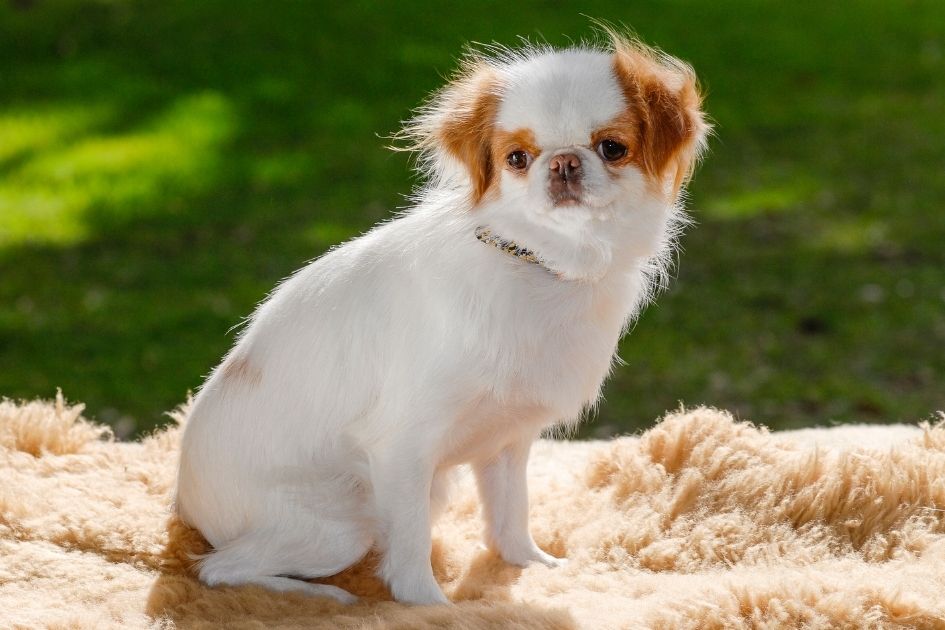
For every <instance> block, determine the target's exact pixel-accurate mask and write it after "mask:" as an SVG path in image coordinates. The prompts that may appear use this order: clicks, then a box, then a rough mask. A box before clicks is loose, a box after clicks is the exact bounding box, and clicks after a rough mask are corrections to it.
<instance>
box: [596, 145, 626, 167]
mask: <svg viewBox="0 0 945 630" xmlns="http://www.w3.org/2000/svg"><path fill="white" fill-rule="evenodd" d="M597 154H598V155H599V156H601V157H602V158H604V159H605V160H606V161H608V162H613V161H615V160H619V159H620V158H622V157H623V156H625V155H626V154H627V147H626V145H623V144H620V143H619V142H617V141H616V140H609V139H608V140H601V143H600V144H598V145H597Z"/></svg>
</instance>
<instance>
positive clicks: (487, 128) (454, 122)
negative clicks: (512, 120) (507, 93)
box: [400, 60, 499, 204]
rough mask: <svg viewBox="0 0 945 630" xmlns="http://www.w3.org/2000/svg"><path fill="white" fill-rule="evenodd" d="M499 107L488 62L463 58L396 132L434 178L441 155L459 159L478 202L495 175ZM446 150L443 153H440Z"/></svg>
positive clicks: (497, 95) (496, 83) (475, 200)
mask: <svg viewBox="0 0 945 630" xmlns="http://www.w3.org/2000/svg"><path fill="white" fill-rule="evenodd" d="M498 109H499V89H498V79H497V76H496V72H495V70H494V69H493V68H491V67H490V66H489V65H488V64H486V63H484V62H481V61H479V62H477V61H475V60H470V61H467V62H466V64H465V65H464V67H463V68H462V69H461V71H460V72H459V74H458V75H457V76H456V77H455V78H454V79H453V80H452V81H450V82H449V83H448V84H446V86H444V87H443V88H442V89H441V90H439V91H438V92H436V93H435V94H434V95H433V96H432V97H431V98H430V100H429V101H428V102H427V103H426V104H425V105H424V106H423V107H421V109H420V110H419V111H418V114H417V116H416V117H415V118H414V119H413V120H411V121H409V122H408V123H407V124H406V126H405V127H404V130H403V132H401V134H400V136H401V137H402V138H406V139H407V140H408V141H410V142H411V146H410V147H408V148H409V149H412V150H416V151H419V152H420V159H421V166H422V167H425V168H426V169H427V170H428V171H430V172H431V174H432V175H433V176H434V177H437V176H439V175H440V174H441V173H440V172H439V169H440V160H442V159H443V158H444V157H446V158H448V159H453V160H456V161H458V162H459V163H461V164H462V165H463V166H464V167H465V170H466V171H467V173H468V175H469V179H470V184H471V186H472V193H471V197H472V199H471V201H472V203H473V204H477V203H479V201H480V200H482V198H483V196H485V194H486V192H488V190H489V188H490V186H492V184H493V182H494V181H495V179H496V165H495V163H494V160H493V159H492V136H493V132H494V129H495V122H496V115H497V112H498ZM444 154H445V155H444Z"/></svg>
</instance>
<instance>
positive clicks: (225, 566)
mask: <svg viewBox="0 0 945 630" xmlns="http://www.w3.org/2000/svg"><path fill="white" fill-rule="evenodd" d="M324 525H327V524H324ZM332 525H334V527H333V526H332ZM332 525H328V526H326V527H321V528H320V529H321V530H322V531H320V532H318V534H320V535H313V536H311V537H310V538H308V539H305V537H304V536H300V535H299V533H298V532H294V533H290V534H288V535H287V534H286V532H284V531H272V530H257V531H255V532H253V533H251V534H248V535H246V536H243V537H242V538H238V539H237V540H235V541H233V542H231V543H229V544H227V545H225V546H223V547H221V548H220V549H217V550H215V551H213V552H212V553H211V554H210V555H209V556H207V557H206V558H204V559H203V560H202V561H201V563H200V567H199V569H198V573H199V575H200V580H201V581H202V582H203V583H204V584H207V585H208V586H218V585H228V586H240V585H243V584H254V585H257V586H262V587H264V588H267V589H270V590H272V591H278V592H287V591H294V592H299V593H304V594H306V595H312V596H317V597H331V598H332V599H335V600H338V601H339V602H342V603H345V604H350V603H353V602H355V601H357V597H355V596H354V595H352V594H350V593H348V592H347V591H345V590H343V589H340V588H338V587H336V586H330V585H328V584H312V583H310V582H305V581H303V580H301V579H296V578H293V577H287V576H300V577H304V578H314V577H326V576H329V575H334V574H336V573H338V572H340V571H342V570H343V569H345V568H347V567H349V566H350V565H352V564H354V563H355V562H357V561H358V560H360V559H361V557H363V556H364V554H365V553H367V551H368V549H370V546H371V544H372V543H371V540H370V538H369V537H367V536H365V535H364V534H363V532H360V531H359V530H358V528H357V527H356V526H355V525H354V524H341V523H338V524H334V523H333V524H332ZM344 525H350V527H344ZM326 529H331V530H332V531H331V532H328V531H324V530H326ZM329 536H331V537H329Z"/></svg>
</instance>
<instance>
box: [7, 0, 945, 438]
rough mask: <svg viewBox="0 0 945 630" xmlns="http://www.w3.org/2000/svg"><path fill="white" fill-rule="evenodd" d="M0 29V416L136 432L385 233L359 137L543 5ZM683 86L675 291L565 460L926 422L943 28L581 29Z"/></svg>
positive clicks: (378, 175) (685, 8) (148, 11)
mask: <svg viewBox="0 0 945 630" xmlns="http://www.w3.org/2000/svg"><path fill="white" fill-rule="evenodd" d="M24 4H29V3H25V2H18V3H4V4H3V5H0V60H2V61H0V395H3V396H7V397H12V398H32V397H35V396H43V397H50V396H52V395H53V394H54V393H55V388H56V387H62V388H63V391H64V393H65V394H66V396H67V397H70V398H73V399H78V400H83V401H86V402H87V403H88V413H89V414H90V415H91V416H93V417H96V418H97V419H99V420H102V421H106V422H109V423H111V424H113V425H115V426H116V427H117V428H118V429H119V432H120V434H122V435H129V434H132V433H134V432H141V431H147V430H149V429H150V428H152V427H153V426H155V425H156V424H160V423H162V422H164V421H165V418H164V417H163V416H162V413H163V412H164V411H165V410H167V409H169V408H171V407H173V406H174V405H176V404H178V403H179V402H181V401H182V400H183V399H184V397H185V395H186V393H187V391H188V389H193V388H196V387H197V386H198V385H199V384H200V382H201V376H202V375H203V374H206V373H207V372H208V370H209V369H210V368H211V367H212V366H213V365H214V364H215V363H216V362H217V361H218V360H219V358H220V357H221V356H222V354H223V353H224V352H225V351H226V349H227V348H228V347H229V346H230V344H231V343H232V341H233V336H232V334H230V335H227V330H228V329H229V328H230V327H231V326H233V325H234V324H236V323H237V322H239V321H240V319H241V318H242V317H243V316H244V315H246V314H248V313H249V312H250V311H251V310H252V308H253V306H254V304H255V303H256V302H257V301H259V300H260V299H261V298H262V297H263V296H264V295H265V294H266V292H267V291H268V290H269V289H270V288H271V287H272V286H273V284H274V283H275V282H276V281H277V280H279V279H280V278H282V277H283V276H285V275H286V274H288V273H290V272H291V271H292V270H294V269H296V268H297V267H299V266H300V265H302V264H303V263H304V262H305V261H306V260H309V259H311V258H314V257H316V256H318V255H319V254H321V253H322V252H324V251H325V250H326V249H327V248H328V247H330V246H331V245H333V244H335V243H338V242H340V241H343V240H345V239H347V238H349V237H352V236H354V235H357V234H359V233H361V232H362V231H363V230H365V229H367V228H368V227H370V226H371V225H372V224H373V223H375V222H377V221H379V220H381V219H384V218H385V217H387V216H389V214H390V212H391V210H392V209H394V208H396V207H398V206H401V205H403V204H404V203H405V202H404V195H405V194H406V193H408V192H409V190H410V188H411V186H412V184H413V180H412V178H411V176H410V174H409V173H408V161H407V158H406V156H404V155H402V154H395V153H391V152H389V151H387V150H385V149H384V148H383V147H384V145H385V141H384V140H383V139H381V138H379V135H381V136H383V135H387V134H389V133H391V132H392V131H394V130H396V129H397V127H398V121H399V120H402V119H403V118H405V117H406V116H408V114H409V111H410V109H411V108H412V107H413V106H415V105H416V104H418V103H419V102H420V100H421V99H422V98H423V97H424V96H425V95H426V94H427V93H428V92H429V91H430V90H432V89H433V88H435V87H437V86H438V85H440V84H441V82H442V77H443V76H444V75H446V74H448V73H449V72H450V70H451V68H452V67H453V65H454V60H455V58H456V56H457V55H458V54H459V52H460V50H461V46H462V45H463V43H464V42H467V41H481V42H491V41H493V40H495V41H498V42H501V43H507V44H511V43H514V42H515V41H516V36H518V35H526V36H529V37H532V38H536V37H544V38H546V39H547V40H548V41H550V42H552V43H556V44H564V43H567V41H568V37H571V38H575V39H577V38H580V37H582V36H585V35H587V34H589V32H590V27H589V21H588V19H587V18H586V17H583V16H582V15H579V14H578V12H577V11H578V10H577V9H570V8H561V7H564V6H566V5H559V4H556V3H545V2H540V3H539V2H515V3H507V2H503V3H493V2H482V3H454V4H447V3H442V4H441V3H419V2H400V3H389V4H381V3H373V2H350V3H322V2H276V3H261V2H233V1H229V2H222V1H219V2H218V1H215V0H213V1H211V0H201V1H200V2H176V1H168V2H153V3H145V2H131V1H127V0H114V1H111V2H103V1H95V2H91V1H86V2H79V1H67V0H57V1H55V2H54V1H46V2H44V1H41V0H39V1H37V2H35V3H33V4H32V5H31V6H28V7H27V8H22V9H16V8H13V5H24ZM580 11H582V12H583V13H584V14H587V15H591V16H595V17H599V18H604V19H608V20H612V21H623V22H626V23H628V24H631V25H632V26H633V27H634V28H635V29H636V30H637V32H638V33H639V34H640V35H641V36H642V37H643V38H644V39H645V40H646V41H648V42H650V43H654V44H657V45H660V46H662V47H663V48H665V49H666V50H667V51H670V52H672V53H673V54H676V55H678V56H681V57H683V58H685V59H687V60H689V61H690V62H691V63H692V64H693V65H694V66H695V68H696V70H697V72H698V73H699V75H700V77H701V78H702V81H703V83H704V85H705V86H706V88H707V90H708V99H707V102H706V108H707V110H708V111H709V113H710V114H711V116H712V117H713V119H714V121H715V123H716V125H717V137H716V138H715V139H714V140H713V142H712V144H711V148H712V150H711V153H710V155H709V156H708V158H707V160H706V161H705V163H704V165H703V166H702V168H701V169H700V170H699V172H698V173H697V175H696V178H695V180H694V182H693V185H692V187H691V204H690V206H691V208H692V211H693V215H694V217H695V218H696V220H697V222H698V225H697V226H696V227H695V228H694V229H692V230H690V232H689V234H687V235H686V237H685V238H684V240H683V246H684V249H685V251H684V252H683V254H682V255H681V257H680V264H679V266H678V269H677V279H676V280H675V281H674V282H673V284H672V288H671V289H670V290H669V291H668V292H667V293H666V294H664V295H663V296H662V297H661V299H660V300H659V302H658V304H657V305H656V306H654V307H651V308H650V309H649V310H648V311H647V312H646V313H645V314H644V316H643V317H642V318H641V319H640V321H639V322H638V323H637V325H636V327H635V329H634V331H633V333H632V334H631V335H630V336H629V337H628V338H626V339H625V340H624V342H623V343H622V346H621V352H620V354H621V356H622V357H623V359H624V360H625V361H626V362H627V363H628V364H629V365H626V366H624V367H621V368H619V369H618V370H617V372H616V374H615V376H614V378H613V379H612V380H611V381H610V382H609V384H608V385H607V387H606V390H605V396H606V401H605V402H604V403H603V404H602V405H601V408H600V412H599V414H598V417H597V419H596V421H595V422H594V423H592V424H589V425H587V426H586V428H585V429H584V434H585V435H594V434H598V435H602V434H610V433H615V432H624V431H632V430H635V429H638V428H640V427H645V426H647V425H649V424H650V423H652V422H653V421H654V419H655V418H656V417H658V416H659V415H660V414H661V413H662V412H663V411H664V410H666V409H671V408H675V407H676V406H677V405H678V404H679V401H682V402H684V403H685V404H687V405H692V404H697V403H707V404H711V405H715V406H718V407H723V408H727V409H731V410H733V411H734V412H736V413H737V414H738V415H739V416H740V417H743V418H749V419H753V420H756V421H759V422H762V423H765V424H768V425H769V426H772V427H777V428H784V427H796V426H803V425H810V424H814V423H819V424H823V423H829V422H851V421H856V422H894V421H917V420H920V419H926V418H929V417H930V416H931V414H932V413H933V412H934V411H935V410H937V409H943V408H945V386H943V382H945V3H943V2H936V1H929V2H905V1H902V2H891V1H883V2H879V1H877V2H858V3H855V4H853V3H849V4H848V3H828V2H821V3H808V2H802V3H774V2H756V1H745V2H735V1H726V2H708V1H706V2H699V3H695V2H669V3H637V2H627V1H626V0H618V1H614V2H610V3H602V2H593V3H589V4H587V3H586V4H582V5H581V7H580Z"/></svg>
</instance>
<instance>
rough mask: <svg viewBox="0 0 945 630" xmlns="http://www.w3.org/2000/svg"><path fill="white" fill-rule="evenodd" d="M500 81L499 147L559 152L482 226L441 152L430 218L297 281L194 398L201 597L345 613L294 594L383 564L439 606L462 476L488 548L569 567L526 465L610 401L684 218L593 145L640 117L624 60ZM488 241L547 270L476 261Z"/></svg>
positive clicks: (372, 236) (193, 479)
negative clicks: (283, 602) (264, 596)
mask: <svg viewBox="0 0 945 630" xmlns="http://www.w3.org/2000/svg"><path fill="white" fill-rule="evenodd" d="M494 67H495V69H496V70H497V71H498V72H499V73H500V75H501V77H502V80H503V86H504V87H503V91H502V100H501V105H500V108H499V112H498V119H497V123H498V125H499V127H501V128H505V129H510V130H511V129H516V128H519V127H527V128H530V129H532V130H533V131H534V132H535V136H536V138H537V141H538V144H539V145H540V146H541V147H542V154H541V156H539V158H538V159H537V160H536V162H535V163H534V164H533V165H532V167H531V168H530V170H529V172H528V175H527V177H516V176H514V175H513V174H511V173H509V172H507V171H503V174H502V175H501V176H500V179H499V181H498V182H496V183H495V185H496V186H497V187H498V189H497V194H490V195H487V196H486V198H485V200H484V201H483V202H482V203H480V204H477V205H476V206H475V207H473V206H472V204H471V202H470V201H469V198H470V185H469V181H468V177H467V175H466V174H465V170H464V169H463V167H462V165H461V164H458V163H457V162H456V161H454V160H452V159H451V158H448V157H446V156H445V154H443V153H442V152H441V153H439V154H438V155H437V157H434V158H432V164H431V165H428V166H430V168H431V169H432V171H433V173H431V174H432V177H431V180H430V184H429V185H428V187H427V188H426V189H425V190H423V191H422V192H421V193H420V195H419V198H418V201H417V204H416V206H415V207H413V208H411V209H409V210H408V211H406V212H405V213H404V214H403V215H402V216H400V217H398V218H396V219H394V220H391V221H389V222H387V223H384V224H382V225H380V226H378V227H376V228H375V229H373V230H372V231H370V232H369V233H367V234H365V235H363V236H361V237H360V238H357V239H355V240H353V241H350V242H348V243H346V244H344V245H343V246H340V247H338V248H336V249H334V250H332V251H331V252H329V253H327V254H326V255H324V256H322V257H321V258H319V259H318V260H316V261H314V262H312V263H311V264H309V265H308V266H306V267H304V268H303V269H301V270H300V271H298V272H297V273H295V274H294V275H293V276H291V277H290V278H288V279H287V280H285V281H284V282H283V283H281V284H280V285H279V286H278V287H277V288H276V290H275V291H274V292H273V293H272V294H271V295H270V296H269V298H268V299H267V300H266V301H265V302H264V303H263V304H262V305H261V306H260V307H259V309H258V310H257V311H256V312H255V314H254V315H253V316H252V318H251V319H250V322H249V325H248V327H247V328H246V329H245V331H244V332H243V333H242V334H241V335H240V337H239V340H238V342H237V343H236V345H235V347H234V348H233V349H232V350H231V351H230V353H229V354H228V356H227V358H226V359H225V361H224V363H223V364H222V365H221V366H220V367H219V368H217V369H216V370H215V371H214V372H213V373H212V374H211V375H210V377H209V378H208V379H207V381H206V383H205V384H204V386H203V388H202V389H201V391H200V393H199V395H198V396H197V398H196V400H195V403H194V407H193V412H192V414H191V418H190V420H189V423H188V425H187V428H186V431H185V434H184V438H183V445H182V454H181V466H180V479H179V487H178V495H177V505H178V509H179V513H180V515H181V517H182V518H183V519H184V520H185V521H186V522H188V523H190V524H192V525H193V526H195V527H196V528H198V529H199V530H200V531H201V532H202V533H203V534H204V536H205V537H206V538H207V540H208V541H209V542H210V543H211V544H212V545H213V547H214V548H215V551H214V552H213V553H211V554H210V555H209V556H208V557H206V558H205V559H204V560H203V561H202V563H201V566H200V576H201V578H202V579H203V580H204V581H205V582H206V583H208V584H211V585H212V584H243V583H254V584H260V585H263V586H266V587H269V588H273V589H276V590H302V591H305V592H311V593H313V594H322V595H329V596H333V597H336V598H338V599H342V600H347V599H348V598H349V597H350V596H348V595H347V594H346V593H344V591H341V590H340V589H336V588H333V587H325V586H322V585H313V584H307V583H303V582H300V581H298V580H292V579H290V578H289V577H286V576H297V577H318V576H326V575H331V574H334V573H337V572H338V571H341V570H342V569H344V568H346V567H348V566H349V565H351V564H353V563H355V562H356V561H358V560H359V559H360V558H361V557H362V556H363V555H364V554H365V553H366V552H367V551H368V550H369V549H370V548H371V547H372V546H375V547H376V548H378V549H379V550H380V551H381V553H382V561H381V564H380V567H379V575H380V576H381V577H382V578H383V579H384V580H385V582H386V583H387V584H388V585H389V586H390V589H391V591H392V593H393V595H394V597H395V598H396V599H397V600H399V601H403V602H410V603H417V604H436V603H444V602H446V601H447V600H446V598H445V596H444V595H443V593H442V591H441V590H440V588H439V586H438V585H437V583H436V581H435V580H434V578H433V574H432V571H431V567H430V551H431V540H430V524H431V520H432V518H433V515H434V513H435V511H436V508H437V505H436V503H437V500H438V497H442V495H443V492H442V489H443V487H444V485H445V478H446V474H447V473H448V471H449V469H450V468H451V467H454V466H456V465H458V464H463V463H469V464H471V465H472V467H473V469H474V471H475V473H476V476H477V479H478V482H479V487H480V491H481V497H482V501H483V506H484V507H483V514H484V518H485V521H486V527H485V530H486V542H487V543H488V544H489V545H490V546H491V547H492V548H493V549H495V550H496V551H497V552H498V553H500V554H501V555H502V557H503V558H505V559H506V560H507V561H509V562H512V563H515V564H520V565H525V564H528V563H530V562H533V561H538V562H542V563H545V564H548V565H555V564H558V563H559V561H558V560H557V559H555V558H553V557H551V556H550V555H548V554H547V553H545V552H544V551H542V550H541V549H539V548H538V546H537V545H536V544H535V542H534V541H533V539H532V537H531V535H530V533H529V531H528V498H527V489H526V481H525V469H526V463H527V460H528V451H529V446H530V444H531V443H532V441H533V440H534V439H535V438H536V437H537V436H538V435H539V433H540V432H541V431H542V430H543V429H546V428H548V427H550V426H552V425H554V424H556V423H562V422H565V423H567V422H576V421H577V420H578V419H579V418H580V416H581V414H582V412H583V410H584V409H585V408H586V407H588V406H589V405H592V404H594V403H595V401H597V399H598V396H599V394H600V388H601V385H602V383H603V381H604V379H605V378H606V376H607V374H608V372H609V371H610V369H611V364H612V361H613V358H614V356H615V355H614V352H615V350H616V346H617V342H618V340H619V338H620V336H621V334H622V332H623V331H624V330H625V328H626V326H627V324H628V322H629V321H630V320H631V319H632V318H633V317H634V316H635V314H636V313H637V311H638V309H639V307H640V306H641V304H642V303H643V302H644V301H645V299H646V298H647V296H648V292H649V290H650V284H651V279H652V271H653V269H654V268H658V267H659V264H658V261H659V260H662V259H663V258H665V254H666V251H667V250H668V247H669V245H670V243H671V241H672V237H673V235H674V230H675V228H674V226H675V224H676V221H677V220H678V219H679V216H680V215H679V210H678V209H677V208H676V207H675V205H674V203H673V201H672V200H668V199H667V196H666V195H657V194H654V193H652V192H648V189H647V186H646V185H645V181H644V178H643V175H642V174H641V173H640V171H638V170H637V169H636V168H634V167H626V168H624V169H623V173H622V174H621V175H620V177H618V178H616V179H614V178H612V177H609V176H607V174H606V173H605V171H604V167H603V165H602V163H601V160H600V159H599V158H598V157H597V156H596V155H595V153H594V152H593V151H592V150H591V149H589V148H587V147H586V146H585V145H587V143H588V136H589V134H590V133H591V131H592V130H593V129H594V128H595V127H596V126H598V125H601V124H603V123H605V122H606V121H608V120H610V119H611V118H613V117H614V116H615V115H616V114H617V113H619V112H620V111H621V110H623V108H624V107H625V106H626V104H625V103H624V101H623V96H622V95H621V92H620V89H619V86H618V84H617V82H616V79H615V78H614V76H613V74H612V71H611V62H610V56H609V54H607V53H605V52H598V51H594V50H590V49H578V50H570V51H564V52H551V51H532V52H527V53H525V54H521V55H519V56H517V57H516V56H514V55H512V56H509V57H508V58H506V59H503V60H498V61H495V62H494ZM433 106H434V107H435V103H434V104H433ZM428 115H429V112H428ZM564 150H568V151H576V152H578V153H579V154H580V156H581V157H582V160H583V161H584V163H585V167H586V169H587V172H586V179H585V197H584V201H585V203H583V204H582V205H581V206H570V207H559V208H556V207H554V206H553V205H552V204H551V202H550V200H549V197H548V193H547V179H548V177H547V174H548V172H549V170H548V160H550V158H551V156H552V155H554V154H555V153H558V152H561V151H564ZM481 225H488V226H490V227H491V228H492V229H493V231H494V233H496V234H497V235H499V236H501V237H503V238H508V239H512V240H515V241H517V242H518V243H519V244H521V245H524V246H526V247H528V248H529V249H531V250H533V251H535V252H537V253H538V254H539V255H540V256H541V257H542V258H543V259H544V260H545V261H547V266H548V268H543V267H541V266H539V265H535V264H528V263H525V262H523V261H522V260H520V259H517V258H514V257H512V256H509V255H507V254H505V253H503V252H501V251H499V250H497V249H495V248H493V247H491V246H488V245H486V244H483V243H482V242H479V241H478V240H477V239H476V238H475V235H474V233H475V229H476V228H477V227H478V226H481ZM654 261H657V262H656V263H655V262H654ZM228 366H229V369H228ZM234 366H239V368H240V369H235V368H234Z"/></svg>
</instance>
